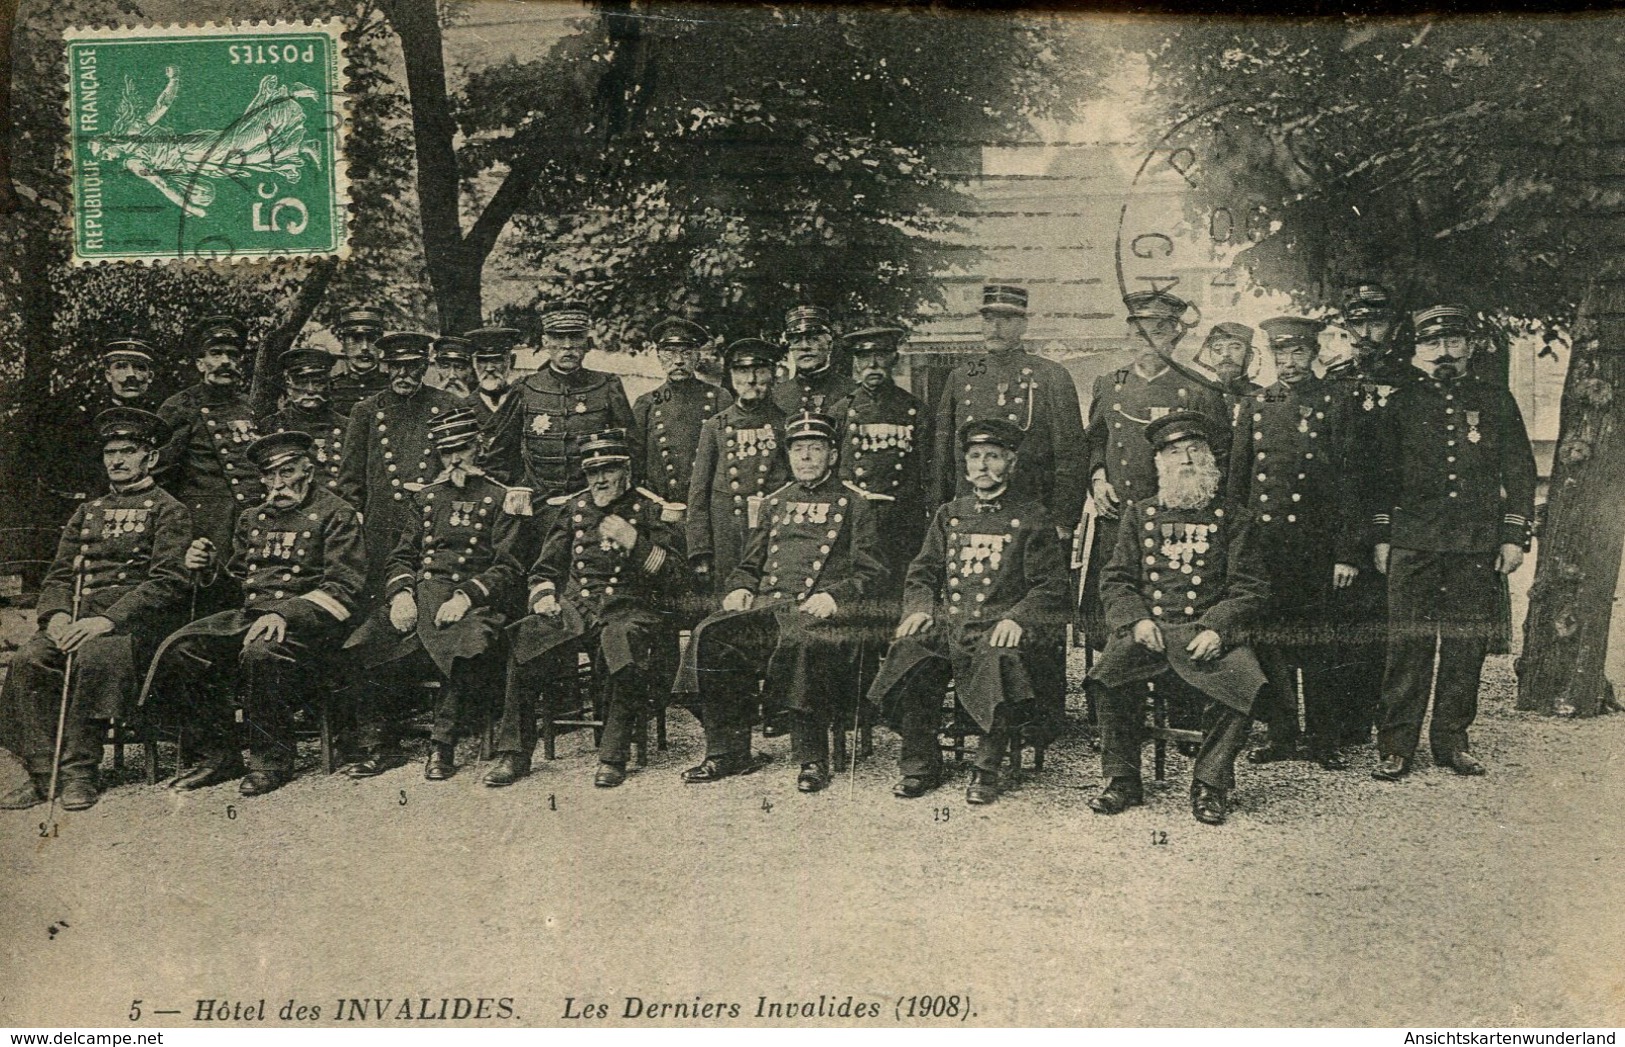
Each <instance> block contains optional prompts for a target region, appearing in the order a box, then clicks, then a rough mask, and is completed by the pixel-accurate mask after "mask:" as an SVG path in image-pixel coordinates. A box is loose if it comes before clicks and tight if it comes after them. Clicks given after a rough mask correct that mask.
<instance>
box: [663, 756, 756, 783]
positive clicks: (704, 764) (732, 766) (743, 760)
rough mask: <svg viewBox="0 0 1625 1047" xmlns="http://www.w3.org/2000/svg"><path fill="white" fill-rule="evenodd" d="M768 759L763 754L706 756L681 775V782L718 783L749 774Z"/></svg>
mask: <svg viewBox="0 0 1625 1047" xmlns="http://www.w3.org/2000/svg"><path fill="white" fill-rule="evenodd" d="M767 761H768V757H767V755H766V754H764V753H754V754H751V755H748V756H735V755H732V754H727V755H723V756H707V757H706V758H705V759H704V760H703V761H701V762H700V764H699V765H698V766H696V767H690V768H689V769H688V770H686V771H684V772H683V774H682V779H683V781H685V782H687V783H688V784H690V785H703V784H704V783H706V782H720V781H722V779H724V778H732V777H733V776H734V775H736V774H750V773H751V772H752V771H755V770H757V769H758V768H760V767H761V766H762V765H763V764H765V763H767Z"/></svg>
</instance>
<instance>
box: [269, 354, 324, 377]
mask: <svg viewBox="0 0 1625 1047" xmlns="http://www.w3.org/2000/svg"><path fill="white" fill-rule="evenodd" d="M277 363H278V364H279V365H281V367H282V377H283V378H284V379H293V378H326V377H328V376H329V375H331V374H332V373H333V358H332V357H331V356H329V355H327V354H326V353H324V352H323V351H322V350H320V349H311V348H309V347H308V346H307V347H303V348H299V349H289V350H288V351H287V352H285V353H283V354H282V355H281V356H279V357H277Z"/></svg>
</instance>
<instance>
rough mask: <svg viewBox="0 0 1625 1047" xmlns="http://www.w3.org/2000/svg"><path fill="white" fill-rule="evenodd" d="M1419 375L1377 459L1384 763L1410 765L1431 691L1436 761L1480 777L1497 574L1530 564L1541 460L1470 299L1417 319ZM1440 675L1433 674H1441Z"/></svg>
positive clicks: (1390, 777)
mask: <svg viewBox="0 0 1625 1047" xmlns="http://www.w3.org/2000/svg"><path fill="white" fill-rule="evenodd" d="M1412 324H1413V327H1414V329H1415V334H1416V349H1415V351H1414V354H1413V355H1412V358H1411V365H1412V366H1413V367H1414V368H1415V369H1416V370H1417V372H1419V373H1418V374H1417V376H1416V377H1415V378H1413V379H1412V380H1411V381H1410V382H1408V383H1406V384H1405V385H1402V386H1400V387H1399V388H1398V389H1397V390H1395V392H1394V395H1393V397H1392V399H1391V400H1390V402H1389V405H1388V412H1389V413H1388V424H1387V425H1386V426H1384V427H1383V428H1382V429H1381V430H1380V431H1379V432H1378V434H1377V441H1376V445H1375V448H1374V449H1373V450H1372V451H1371V454H1370V459H1369V460H1370V461H1371V463H1372V465H1373V466H1374V475H1373V478H1372V483H1371V487H1370V491H1371V504H1372V506H1373V513H1372V518H1371V520H1372V526H1373V531H1374V537H1375V541H1376V549H1375V560H1376V567H1377V570H1379V571H1381V572H1383V573H1384V574H1386V575H1387V576H1388V623H1389V637H1388V660H1387V663H1386V665H1385V667H1384V670H1383V679H1382V709H1381V713H1382V721H1381V728H1380V729H1379V731H1378V734H1377V749H1378V754H1379V755H1380V756H1381V758H1382V762H1381V764H1380V765H1379V766H1378V767H1377V769H1376V770H1375V771H1373V772H1372V774H1373V775H1374V776H1375V777H1377V778H1380V779H1384V780H1387V781H1398V780H1399V779H1400V778H1403V777H1404V776H1405V775H1406V774H1408V773H1410V770H1411V765H1412V761H1413V759H1414V757H1415V754H1416V748H1417V744H1418V742H1419V740H1420V738H1421V733H1422V721H1423V718H1424V717H1425V716H1426V714H1427V709H1428V692H1429V691H1430V690H1431V691H1432V692H1433V719H1432V721H1431V723H1430V724H1429V727H1428V743H1429V746H1430V747H1431V748H1432V750H1433V762H1434V763H1435V764H1437V765H1438V766H1441V767H1449V768H1450V769H1451V770H1453V771H1455V772H1456V773H1457V774H1464V775H1479V774H1483V773H1484V765H1483V764H1482V763H1480V762H1479V761H1478V760H1477V759H1476V758H1474V757H1473V756H1472V754H1471V753H1470V752H1469V749H1470V745H1469V740H1468V731H1469V729H1470V728H1471V727H1472V725H1473V720H1474V719H1475V717H1476V716H1477V714H1478V684H1479V675H1480V673H1481V672H1482V671H1483V667H1484V656H1485V653H1486V649H1487V646H1488V644H1489V642H1490V640H1491V637H1492V636H1493V635H1494V634H1495V633H1496V631H1497V630H1498V628H1499V611H1500V607H1499V602H1500V585H1501V577H1502V576H1505V575H1510V574H1512V573H1513V572H1514V571H1516V570H1517V569H1518V566H1519V565H1520V564H1522V563H1523V556H1524V552H1525V550H1527V549H1528V547H1529V540H1530V518H1531V517H1532V516H1533V515H1534V510H1535V459H1534V455H1533V452H1532V451H1531V450H1530V446H1529V434H1528V432H1527V431H1526V430H1525V428H1524V424H1523V415H1522V414H1520V413H1519V411H1518V403H1517V401H1516V400H1514V399H1513V398H1512V394H1511V393H1510V392H1509V391H1508V390H1507V389H1505V388H1504V387H1502V386H1498V385H1491V384H1490V383H1488V382H1485V381H1483V380H1482V379H1479V378H1476V377H1474V376H1472V375H1470V374H1468V373H1467V369H1468V363H1469V361H1470V359H1471V357H1472V352H1473V345H1472V341H1471V335H1472V330H1471V320H1470V317H1469V314H1468V313H1467V310H1466V309H1464V308H1462V307H1461V306H1455V305H1436V306H1433V307H1432V308H1429V309H1423V310H1421V311H1420V312H1417V313H1416V314H1414V316H1413V317H1412ZM1435 673H1437V677H1436V678H1435Z"/></svg>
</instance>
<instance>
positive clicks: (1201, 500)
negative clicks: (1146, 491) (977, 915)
mask: <svg viewBox="0 0 1625 1047" xmlns="http://www.w3.org/2000/svg"><path fill="white" fill-rule="evenodd" d="M1216 430H1217V431H1219V432H1223V426H1222V423H1221V424H1219V425H1215V423H1214V422H1213V421H1212V420H1210V419H1209V418H1207V417H1206V416H1205V415H1202V414H1199V413H1197V412H1195V411H1176V412H1174V413H1172V414H1169V415H1166V416H1165V417H1163V418H1160V419H1158V420H1156V421H1154V422H1152V423H1151V424H1150V425H1149V426H1147V427H1146V430H1145V435H1146V440H1147V441H1148V442H1149V443H1150V444H1151V447H1152V449H1153V451H1154V453H1155V456H1156V457H1155V461H1156V468H1157V494H1156V497H1155V498H1154V499H1146V500H1144V501H1136V502H1130V503H1128V505H1127V506H1126V507H1125V508H1124V511H1123V521H1122V524H1121V526H1120V527H1119V528H1118V531H1117V539H1116V542H1115V544H1114V546H1113V549H1112V555H1111V559H1110V560H1109V561H1108V562H1107V564H1106V568H1105V570H1104V571H1103V572H1102V574H1101V580H1100V595H1101V600H1102V602H1103V603H1104V605H1105V617H1106V624H1107V626H1108V627H1109V628H1110V630H1111V638H1110V639H1109V640H1108V641H1107V643H1106V650H1105V651H1104V652H1103V653H1102V654H1101V656H1100V659H1099V661H1097V662H1096V663H1095V666H1094V668H1093V670H1092V671H1091V672H1090V678H1091V680H1093V681H1095V683H1096V684H1097V687H1098V697H1099V709H1100V762H1101V772H1102V775H1103V776H1104V777H1105V778H1106V788H1105V789H1104V790H1103V791H1102V792H1101V793H1100V795H1099V796H1097V797H1095V798H1094V799H1093V800H1091V801H1089V806H1090V807H1091V808H1092V809H1093V810H1095V811H1096V812H1097V813H1100V814H1118V813H1120V812H1122V811H1124V810H1126V809H1128V808H1129V807H1133V806H1137V805H1139V804H1141V803H1143V802H1144V794H1143V791H1142V789H1141V786H1140V747H1141V745H1142V743H1143V742H1144V740H1145V687H1144V683H1145V681H1147V680H1151V679H1156V680H1157V682H1158V683H1159V685H1161V684H1162V683H1163V681H1164V680H1165V679H1166V680H1170V681H1174V680H1177V681H1179V682H1180V683H1183V684H1185V685H1188V686H1189V687H1190V688H1194V689H1195V690H1196V691H1197V692H1199V693H1200V694H1201V695H1202V697H1203V699H1204V701H1205V708H1204V710H1203V717H1202V719H1203V732H1202V734H1203V737H1202V747H1201V750H1200V752H1198V754H1197V757H1196V767H1195V770H1194V772H1193V774H1192V782H1191V813H1192V814H1193V815H1195V817H1196V820H1197V821H1200V822H1203V823H1206V824H1208V825H1219V824H1222V823H1223V822H1224V820H1225V816H1226V813H1227V811H1228V807H1229V792H1230V789H1231V788H1232V787H1234V785H1235V761H1236V754H1237V753H1239V752H1240V751H1241V747H1242V746H1243V745H1244V744H1246V741H1247V731H1248V728H1249V726H1250V724H1251V722H1252V721H1251V714H1252V709H1253V702H1254V700H1255V699H1256V698H1257V697H1258V693H1259V691H1260V690H1261V689H1262V688H1263V687H1264V686H1265V680H1264V673H1263V671H1262V670H1261V669H1260V668H1259V665H1258V659H1257V658H1256V657H1255V656H1254V655H1253V652H1252V650H1251V649H1249V648H1248V647H1246V646H1244V645H1243V640H1244V639H1245V635H1246V632H1247V630H1248V629H1249V628H1251V627H1252V626H1253V624H1254V623H1255V622H1256V620H1257V619H1258V617H1259V615H1260V613H1261V612H1262V611H1263V610H1264V609H1265V607H1266V606H1267V604H1268V600H1269V582H1268V580H1267V577H1266V575H1265V573H1264V569H1263V564H1262V562H1261V559H1260V554H1259V551H1258V549H1257V546H1256V545H1255V539H1254V531H1253V523H1252V520H1251V518H1250V517H1249V516H1248V515H1247V513H1246V512H1245V511H1243V510H1237V511H1228V510H1226V509H1225V508H1224V507H1223V505H1222V504H1221V501H1220V498H1219V488H1220V479H1221V477H1220V472H1219V467H1218V465H1217V464H1216V463H1215V462H1214V458H1213V451H1212V449H1211V443H1210V441H1211V439H1212V434H1213V433H1214V432H1215V431H1216Z"/></svg>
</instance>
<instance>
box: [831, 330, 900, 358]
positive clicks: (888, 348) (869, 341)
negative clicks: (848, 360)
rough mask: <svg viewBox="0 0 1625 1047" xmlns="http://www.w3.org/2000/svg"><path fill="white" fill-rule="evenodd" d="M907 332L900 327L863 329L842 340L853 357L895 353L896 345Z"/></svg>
mask: <svg viewBox="0 0 1625 1047" xmlns="http://www.w3.org/2000/svg"><path fill="white" fill-rule="evenodd" d="M907 333H908V332H907V331H904V330H903V329H902V328H901V327H865V328H863V329H862V330H861V331H853V332H851V333H850V334H848V335H847V336H846V337H845V338H843V339H842V341H843V342H844V343H846V348H847V352H849V353H851V354H852V355H853V356H856V355H858V354H859V353H895V352H896V351H897V346H898V343H900V342H902V340H903V336H904V335H906V334H907Z"/></svg>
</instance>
